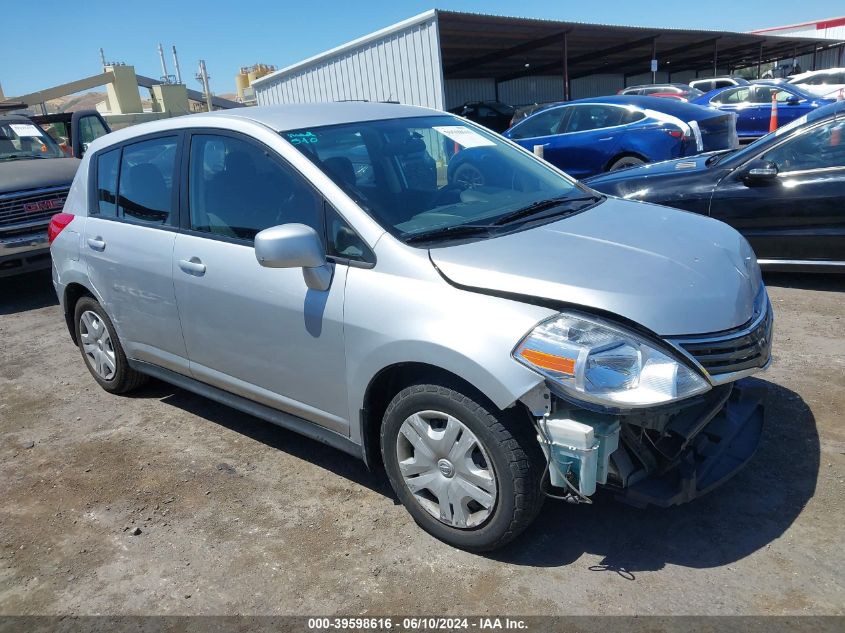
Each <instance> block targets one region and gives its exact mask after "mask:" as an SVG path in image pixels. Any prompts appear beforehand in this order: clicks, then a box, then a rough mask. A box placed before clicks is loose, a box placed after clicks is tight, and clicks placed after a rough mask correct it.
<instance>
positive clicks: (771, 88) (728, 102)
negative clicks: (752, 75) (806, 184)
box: [693, 83, 834, 140]
mask: <svg viewBox="0 0 845 633" xmlns="http://www.w3.org/2000/svg"><path fill="white" fill-rule="evenodd" d="M772 95H774V96H775V98H776V99H777V102H778V126H781V125H783V124H784V123H789V122H790V121H794V120H795V119H798V118H800V117H802V116H804V115H805V114H807V113H808V112H810V111H812V110H815V109H816V108H819V107H821V106H824V105H828V104H830V103H833V102H834V99H822V98H821V97H819V96H818V95H814V94H813V93H811V92H807V91H806V90H804V89H803V88H801V87H800V86H793V85H791V84H786V83H777V84H775V83H771V84H766V83H756V84H751V85H749V86H730V87H728V88H719V89H717V90H711V91H710V92H708V93H706V94H704V95H702V96H700V97H699V98H698V99H694V100H693V103H696V104H698V105H703V106H710V107H711V108H717V109H719V110H720V111H722V112H734V113H736V115H737V122H736V132H737V134H738V135H739V138H741V139H749V140H751V139H755V138H759V137H760V136H763V135H764V134H768V132H769V121H770V119H771V116H772Z"/></svg>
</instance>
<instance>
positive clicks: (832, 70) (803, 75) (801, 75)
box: [789, 68, 845, 81]
mask: <svg viewBox="0 0 845 633" xmlns="http://www.w3.org/2000/svg"><path fill="white" fill-rule="evenodd" d="M843 71H845V68H823V69H822V70H806V71H804V72H803V73H798V74H797V75H792V76H791V77H790V78H789V81H792V80H794V79H806V78H807V77H814V76H816V75H826V74H828V73H841V72H843Z"/></svg>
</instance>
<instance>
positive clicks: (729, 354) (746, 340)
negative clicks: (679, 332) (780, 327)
mask: <svg viewBox="0 0 845 633" xmlns="http://www.w3.org/2000/svg"><path fill="white" fill-rule="evenodd" d="M674 342H675V343H676V344H677V345H678V346H679V347H680V348H682V349H683V350H684V351H686V352H687V353H688V354H689V355H690V356H692V357H693V358H694V359H695V360H696V361H698V363H699V364H700V365H701V366H702V367H703V368H704V369H705V370H706V371H707V373H709V374H710V375H711V376H720V375H723V374H732V373H735V372H740V371H745V370H747V369H754V368H759V367H764V366H765V365H766V364H767V363H768V362H769V358H770V357H771V353H772V309H771V307H770V306H769V305H768V302H766V304H765V308H764V312H763V313H762V314H759V315H757V317H756V318H755V319H754V320H753V322H752V323H750V324H749V325H747V326H744V327H742V328H739V329H737V330H734V331H733V332H728V333H723V334H721V335H718V336H711V337H696V338H690V337H686V338H683V339H675V341H674Z"/></svg>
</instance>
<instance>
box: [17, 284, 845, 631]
mask: <svg viewBox="0 0 845 633" xmlns="http://www.w3.org/2000/svg"><path fill="white" fill-rule="evenodd" d="M767 282H768V284H769V288H770V295H771V298H772V302H773V304H774V306H775V311H776V319H777V320H776V326H775V327H776V340H775V360H774V364H773V367H772V369H771V370H770V371H769V372H768V373H766V374H763V379H764V380H765V382H766V384H767V385H768V409H767V426H766V429H765V434H764V438H763V441H762V445H761V447H760V450H759V452H758V454H757V456H756V457H755V459H754V460H753V461H752V463H751V464H750V465H749V467H748V468H746V469H745V470H744V471H743V472H741V473H740V474H739V475H737V477H736V478H734V479H733V480H732V481H731V482H729V483H728V484H726V485H725V486H724V487H723V488H721V489H719V490H718V491H716V492H715V493H713V494H711V495H710V496H708V497H705V498H703V499H700V500H698V501H696V502H694V503H692V504H688V505H686V506H683V507H677V508H672V509H668V510H656V509H648V510H636V509H633V508H629V507H627V506H624V505H621V504H620V503H618V502H616V501H614V500H613V499H612V498H610V497H609V496H608V495H602V494H601V493H600V494H599V495H597V497H596V503H595V504H594V505H593V506H579V507H574V506H569V505H565V504H561V503H555V502H547V503H546V505H545V507H544V509H543V512H542V514H541V515H540V517H539V520H538V521H537V522H536V524H535V525H534V526H533V527H532V528H531V529H530V530H529V531H528V532H527V533H525V534H524V535H523V536H522V537H521V538H520V539H519V541H518V542H516V543H515V544H513V545H511V546H509V547H508V548H507V549H505V550H503V551H500V552H497V553H495V554H494V555H491V556H476V555H472V554H468V553H464V552H461V551H458V550H455V549H452V548H451V547H448V546H447V545H444V544H442V543H440V542H439V541H436V540H434V539H433V538H431V537H429V536H428V535H427V534H426V533H424V532H423V531H422V530H421V529H419V528H418V527H416V525H415V524H414V523H413V522H412V520H411V519H410V517H409V515H408V514H407V513H406V512H405V511H404V509H403V508H402V507H401V506H400V505H397V502H396V501H395V499H394V497H393V495H392V493H391V491H390V489H389V487H388V486H387V484H386V482H385V481H384V480H383V479H382V478H381V477H379V476H377V475H373V474H370V473H369V472H368V471H367V470H366V469H365V468H364V466H363V464H362V463H359V462H357V461H355V460H354V459H353V458H351V457H347V456H346V455H344V454H342V453H340V452H337V451H335V450H332V449H330V448H327V447H325V446H322V445H320V444H317V443H315V442H312V441H310V440H306V439H304V438H301V437H299V436H297V435H294V434H292V433H289V432H287V431H284V430H281V429H278V428H276V427H274V426H272V425H270V424H267V423H265V422H262V421H259V420H256V419H254V418H250V417H249V416H245V415H243V414H241V413H238V412H236V411H234V410H232V409H228V408H226V407H223V406H220V405H217V404H214V403H212V402H210V401H208V400H204V399H202V398H200V397H197V396H194V395H191V394H189V393H187V392H184V391H181V390H179V389H175V388H173V387H170V386H168V385H165V384H163V383H160V382H152V383H150V384H149V385H148V386H146V387H145V388H143V389H142V390H141V391H140V392H139V393H137V394H133V395H132V396H130V397H118V396H111V395H108V394H107V393H105V392H104V391H102V390H101V389H100V388H99V387H98V386H97V385H96V384H95V382H94V380H93V379H92V378H91V376H90V375H89V374H88V371H87V370H86V369H85V366H84V365H83V361H82V359H81V357H80V355H79V352H78V351H77V349H76V348H75V347H74V346H73V344H72V343H71V341H70V339H69V337H68V334H67V331H66V329H65V326H64V323H63V320H62V317H61V314H60V309H59V307H58V305H57V304H56V300H55V297H54V295H53V290H52V286H51V284H50V280H49V275H46V274H45V275H31V276H27V277H23V278H19V279H15V280H12V281H9V280H7V281H0V341H2V344H0V494H1V495H2V497H0V498H2V507H0V614H153V613H156V614H164V613H166V614H312V615H313V614H344V615H355V614H362V613H367V614H375V613H391V614H413V613H427V614H434V615H441V614H485V613H499V614H501V613H508V614H523V615H527V614H564V613H566V614H594V613H607V614H670V613H683V614H732V613H739V614H784V613H788V614H808V613H813V614H842V613H845V573H843V569H845V547H843V535H845V528H843V526H845V420H843V412H845V279H837V278H826V279H825V278H813V277H810V276H769V277H768V278H767Z"/></svg>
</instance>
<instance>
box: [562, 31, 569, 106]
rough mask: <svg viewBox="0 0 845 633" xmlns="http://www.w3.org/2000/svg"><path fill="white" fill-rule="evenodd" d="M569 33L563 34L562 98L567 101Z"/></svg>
mask: <svg viewBox="0 0 845 633" xmlns="http://www.w3.org/2000/svg"><path fill="white" fill-rule="evenodd" d="M569 99H570V93H569V34H568V33H564V34H563V100H564V101H569Z"/></svg>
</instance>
